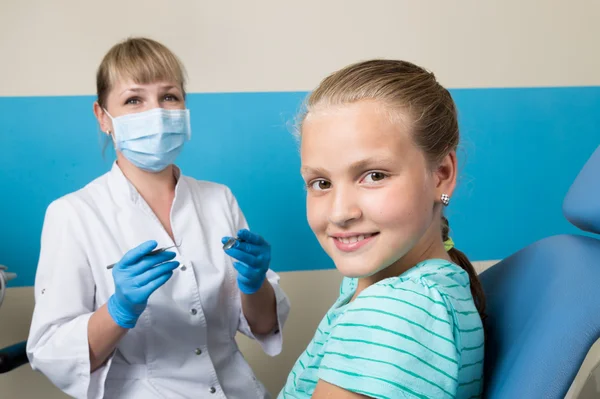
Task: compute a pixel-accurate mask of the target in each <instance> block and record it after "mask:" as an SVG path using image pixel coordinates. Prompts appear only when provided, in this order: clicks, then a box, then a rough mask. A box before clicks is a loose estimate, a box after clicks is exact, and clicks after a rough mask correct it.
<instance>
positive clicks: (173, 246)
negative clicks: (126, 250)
mask: <svg viewBox="0 0 600 399" xmlns="http://www.w3.org/2000/svg"><path fill="white" fill-rule="evenodd" d="M180 246H181V243H179V245H171V246H170V247H164V248H158V249H155V250H153V251H151V252H148V253H147V254H146V255H145V256H152V255H156V254H159V253H161V252H165V251H166V250H167V249H171V248H179V247H180ZM115 265H116V263H113V264H112V265H108V266H106V268H107V269H109V270H110V269H112V268H113V267H115Z"/></svg>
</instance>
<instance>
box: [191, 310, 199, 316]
mask: <svg viewBox="0 0 600 399" xmlns="http://www.w3.org/2000/svg"><path fill="white" fill-rule="evenodd" d="M190 313H191V314H192V316H196V313H198V311H197V310H196V309H192V310H190Z"/></svg>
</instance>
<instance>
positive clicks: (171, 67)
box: [96, 37, 186, 108]
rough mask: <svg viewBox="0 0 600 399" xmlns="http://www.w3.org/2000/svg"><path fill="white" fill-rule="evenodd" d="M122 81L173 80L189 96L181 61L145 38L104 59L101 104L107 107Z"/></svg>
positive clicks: (131, 41) (98, 87)
mask: <svg viewBox="0 0 600 399" xmlns="http://www.w3.org/2000/svg"><path fill="white" fill-rule="evenodd" d="M119 79H131V80H133V81H134V82H135V83H138V84H146V83H153V82H160V81H173V82H176V83H177V84H178V85H179V86H180V87H181V90H182V92H183V93H184V95H185V83H186V79H185V69H184V67H183V64H182V63H181V61H180V60H179V58H177V56H176V55H175V54H174V53H173V52H172V51H171V50H169V49H168V48H167V47H166V46H164V45H163V44H161V43H158V42H157V41H154V40H152V39H148V38H144V37H134V38H129V39H127V40H125V41H123V42H120V43H117V44H115V45H114V46H113V47H112V48H111V49H110V50H109V51H108V53H106V55H105V56H104V59H103V60H102V62H101V63H100V66H99V67H98V72H97V73H96V91H97V95H98V104H100V106H102V107H103V108H105V107H106V97H107V96H108V93H110V90H111V89H112V88H113V87H114V84H115V82H117V80H119Z"/></svg>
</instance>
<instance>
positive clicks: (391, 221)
mask: <svg viewBox="0 0 600 399" xmlns="http://www.w3.org/2000/svg"><path fill="white" fill-rule="evenodd" d="M446 158H447V159H446V160H444V161H443V162H442V164H441V165H442V166H440V167H439V168H438V169H436V170H434V171H432V169H431V168H430V167H429V165H428V163H427V160H426V158H425V155H424V153H423V152H422V151H421V150H420V149H419V148H418V147H417V146H416V145H415V144H414V142H413V139H412V137H411V132H410V130H409V124H406V123H402V122H394V123H392V121H391V120H390V117H389V113H388V112H386V109H385V108H384V107H383V106H382V105H381V104H379V103H377V102H375V101H361V102H357V103H353V104H349V105H344V106H339V107H333V108H328V109H325V110H323V111H317V112H316V113H314V112H311V113H310V114H309V115H308V116H307V118H306V119H305V121H304V124H303V127H302V143H301V163H302V169H301V173H302V177H303V179H304V181H305V182H306V185H307V216H308V223H309V225H310V227H311V229H312V230H313V232H314V233H315V235H316V237H317V239H318V240H319V242H320V244H321V246H322V247H323V249H324V250H325V251H326V252H327V254H328V255H329V256H330V257H331V258H332V259H333V261H334V262H335V265H336V267H337V268H338V269H339V270H340V272H341V273H342V274H344V275H346V276H349V277H366V276H371V275H373V274H375V273H377V272H379V271H381V270H382V269H384V268H387V267H388V266H390V265H392V264H394V263H395V262H398V261H399V260H401V259H402V258H405V257H407V255H410V256H408V258H409V259H410V260H411V262H412V263H413V265H414V263H417V262H418V261H420V260H424V259H427V258H429V257H435V255H439V248H440V247H441V248H442V249H443V243H442V240H441V232H440V217H441V215H440V208H441V205H440V200H439V198H440V195H441V194H442V193H446V194H448V195H451V194H452V189H453V188H454V181H455V174H454V172H455V166H456V164H455V155H454V154H451V155H449V156H448V157H446ZM444 254H445V251H443V252H442V256H444Z"/></svg>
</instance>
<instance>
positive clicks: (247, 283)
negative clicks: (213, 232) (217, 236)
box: [221, 229, 271, 295]
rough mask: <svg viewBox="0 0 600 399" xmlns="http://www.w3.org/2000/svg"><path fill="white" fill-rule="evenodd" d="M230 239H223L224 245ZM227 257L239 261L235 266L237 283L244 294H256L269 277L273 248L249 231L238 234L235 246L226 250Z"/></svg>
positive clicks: (245, 230) (241, 231)
mask: <svg viewBox="0 0 600 399" xmlns="http://www.w3.org/2000/svg"><path fill="white" fill-rule="evenodd" d="M229 238H230V237H223V239H222V240H221V241H222V242H223V244H224V243H225V242H227V240H228V239H229ZM225 253H227V255H229V256H231V257H232V258H235V259H237V260H238V261H239V262H234V263H233V266H234V267H235V270H237V271H238V277H237V283H238V287H239V288H240V291H241V292H243V293H244V294H248V295H250V294H254V293H256V292H257V291H258V290H259V289H260V287H261V286H262V284H263V282H264V281H265V277H266V275H267V271H268V270H269V263H270V262H271V246H270V245H269V243H268V242H267V241H265V239H264V238H262V237H261V236H259V235H258V234H255V233H252V232H251V231H249V230H247V229H242V230H240V231H239V232H238V240H237V241H236V243H235V245H234V246H233V247H232V248H230V249H227V250H225Z"/></svg>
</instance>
